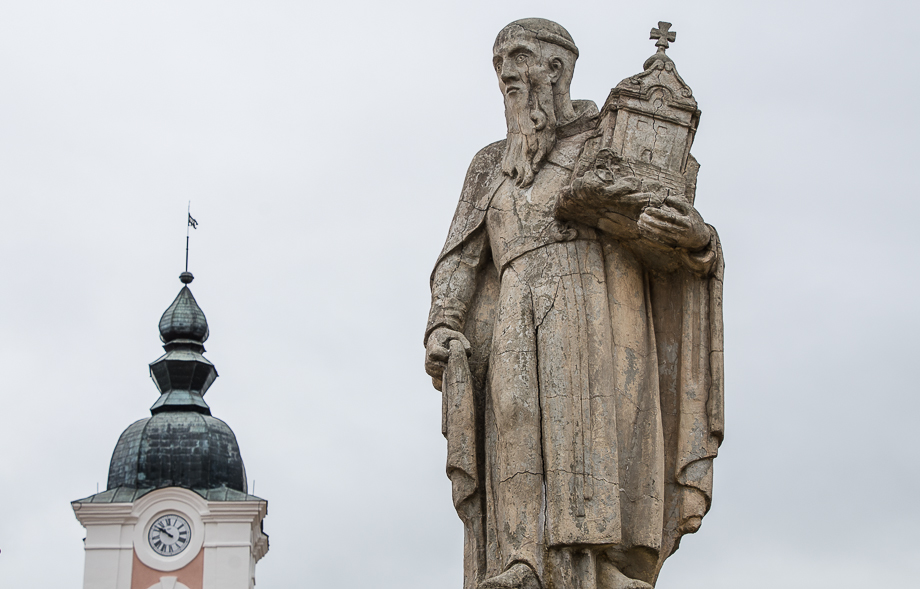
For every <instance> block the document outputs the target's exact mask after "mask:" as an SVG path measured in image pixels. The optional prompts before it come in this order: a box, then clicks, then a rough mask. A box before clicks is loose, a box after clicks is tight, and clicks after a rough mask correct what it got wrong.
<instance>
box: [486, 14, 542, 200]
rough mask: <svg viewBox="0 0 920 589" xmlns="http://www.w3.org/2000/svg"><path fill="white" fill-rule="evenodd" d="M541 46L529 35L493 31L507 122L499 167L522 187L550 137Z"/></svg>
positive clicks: (494, 60)
mask: <svg viewBox="0 0 920 589" xmlns="http://www.w3.org/2000/svg"><path fill="white" fill-rule="evenodd" d="M543 49H544V48H543V46H542V45H541V43H540V41H538V40H537V39H535V38H534V37H533V36H532V35H530V34H529V33H523V32H520V31H515V30H513V29H511V30H509V29H504V30H503V31H502V32H501V33H499V35H498V39H497V40H496V41H495V45H494V46H493V55H492V64H493V66H494V67H495V73H496V74H497V75H498V85H499V88H501V91H502V94H504V96H505V122H506V123H507V125H508V137H507V139H508V141H507V144H506V146H505V156H504V158H503V159H502V171H503V172H504V173H505V174H507V175H508V176H510V177H512V178H514V181H515V183H516V184H517V185H518V186H519V187H522V188H523V187H526V186H529V185H530V184H531V183H532V182H533V180H534V176H535V175H536V173H537V172H538V171H539V170H540V167H541V166H542V165H543V162H544V161H545V160H546V158H547V156H548V155H549V152H550V151H552V149H553V146H554V145H555V143H556V112H555V106H554V103H553V84H552V71H551V70H550V68H549V67H547V65H546V60H545V59H544V57H543V53H544V51H543Z"/></svg>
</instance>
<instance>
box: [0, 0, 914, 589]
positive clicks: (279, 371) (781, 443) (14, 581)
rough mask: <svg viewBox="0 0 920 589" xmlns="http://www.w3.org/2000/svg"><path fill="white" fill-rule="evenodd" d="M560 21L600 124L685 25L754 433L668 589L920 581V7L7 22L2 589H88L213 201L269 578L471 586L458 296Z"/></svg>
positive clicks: (35, 9)
mask: <svg viewBox="0 0 920 589" xmlns="http://www.w3.org/2000/svg"><path fill="white" fill-rule="evenodd" d="M691 4H692V5H693V7H692V8H691V7H690V5H691ZM530 16H541V17H545V18H550V19H553V20H556V21H558V22H559V23H561V24H562V25H563V26H565V27H566V28H567V29H568V30H569V32H570V33H571V34H572V36H573V37H574V39H575V42H576V43H577V45H578V47H579V48H580V50H581V58H580V59H579V61H578V65H577V67H576V71H575V78H574V82H573V84H572V94H573V98H581V99H592V100H594V101H596V102H598V104H599V105H600V104H602V103H603V100H604V99H605V98H606V96H607V93H608V92H609V89H610V88H611V87H613V86H614V85H616V84H617V83H618V82H619V81H620V80H621V79H623V78H625V77H627V76H630V75H633V74H636V73H639V72H640V71H641V67H642V62H643V61H644V60H645V58H646V57H648V56H649V55H651V54H652V53H653V52H654V49H655V48H654V42H653V41H650V40H648V32H649V29H650V28H651V27H653V26H655V25H656V23H657V22H658V21H659V20H669V21H670V22H672V23H673V25H674V26H673V29H674V30H676V31H677V42H676V43H674V44H673V46H672V48H671V49H670V50H669V52H668V54H669V55H670V56H671V57H672V58H673V59H674V61H675V63H676V65H677V67H678V70H679V71H680V73H681V75H682V76H683V78H684V79H685V80H686V81H687V83H688V84H689V85H690V86H691V87H692V88H693V90H694V95H695V96H696V98H697V100H698V102H699V105H700V108H701V109H702V111H703V115H702V119H701V123H700V127H699V132H698V135H697V139H696V143H695V144H694V148H693V152H694V154H695V156H696V158H697V159H698V160H699V161H700V163H701V165H702V169H701V171H700V175H699V185H698V193H697V202H696V204H697V207H698V209H699V210H700V212H701V213H702V215H703V217H704V218H705V219H706V220H707V221H708V222H710V223H712V224H714V225H715V226H716V227H717V228H718V230H719V233H720V235H721V239H722V243H723V246H724V250H725V257H726V264H727V268H726V274H725V276H726V280H725V350H726V353H725V366H726V390H725V395H726V438H725V443H724V444H723V446H722V449H721V451H720V457H719V458H718V460H717V461H716V463H715V493H714V495H715V496H714V503H713V509H712V511H711V512H710V514H709V515H708V516H707V517H706V519H705V521H704V523H703V527H702V529H701V530H700V532H699V533H698V534H696V535H694V536H688V537H686V538H685V539H684V541H683V543H682V544H681V548H680V550H679V551H678V552H677V553H676V554H675V555H674V556H672V557H671V559H670V560H669V561H668V563H667V564H666V565H665V567H664V571H663V573H662V575H661V578H660V581H659V584H658V587H659V588H660V589H671V588H675V589H677V588H680V589H702V588H706V589H737V588H738V587H744V588H746V589H761V588H763V589H766V588H770V589H772V588H774V587H777V586H782V587H790V588H799V587H802V588H805V587H808V588H809V589H824V588H828V589H831V588H833V589H865V587H868V586H872V587H877V586H897V587H908V586H915V584H916V582H917V578H918V577H920V559H918V558H917V553H918V551H920V542H918V539H917V528H918V525H920V516H918V510H917V507H916V499H917V492H918V487H920V466H918V465H920V461H918V457H917V454H916V452H915V450H914V446H916V444H917V436H918V433H920V427H918V423H917V415H918V412H920V401H918V393H920V391H918V388H920V387H918V385H917V366H918V362H917V356H918V353H920V343H918V336H917V331H918V329H920V311H918V308H917V304H916V302H917V292H918V288H920V279H918V263H917V255H918V252H920V233H918V231H917V230H916V226H917V222H918V218H920V199H918V197H920V194H918V189H917V180H916V177H917V170H918V167H920V164H918V162H920V147H918V144H920V143H918V130H920V125H918V122H920V109H918V108H917V96H918V93H920V66H918V58H920V52H918V50H917V42H918V37H920V19H918V17H920V10H918V4H917V3H916V2H885V1H872V2H858V3H857V2H849V1H839V2H804V1H801V0H799V1H792V2H786V1H777V0H771V1H755V2H632V3H626V2H612V1H607V2H576V1H569V2H562V1H557V2H544V1H535V0H531V1H527V2H524V1H502V2H495V1H494V0H493V1H485V0H475V1H466V2H457V3H446V2H430V1H428V2H421V1H419V2H406V1H390V2H369V1H368V2H349V1H346V0H339V1H335V2H303V1H293V0H292V1H289V2H282V1H261V2H238V1H228V0H222V1H220V2H217V1H213V2H204V1H191V2H190V1H182V2H178V1H159V2H143V3H142V2H124V1H121V0H119V1H115V0H113V1H110V2H103V1H98V0H83V1H80V2H64V1H59V2H50V1H44V0H30V1H28V2H25V1H19V2H17V1H14V0H8V1H6V2H2V3H0V80H2V83H0V203H2V208H0V268H2V274H3V276H4V279H3V280H2V282H0V334H2V338H0V383H2V384H0V387H2V388H0V401H2V405H0V550H2V553H0V586H2V587H5V588H6V587H9V588H12V587H80V586H81V583H82V575H83V558H84V556H83V549H82V548H83V546H82V542H81V539H82V538H83V537H84V535H85V534H84V530H83V528H82V527H81V526H80V524H79V523H78V522H77V521H76V519H75V518H74V515H73V512H72V510H71V507H70V501H72V500H75V499H79V498H82V497H86V496H87V495H91V494H93V493H94V492H95V491H96V485H97V484H99V486H100V487H99V488H100V489H104V488H105V483H106V476H107V471H108V463H109V458H110V456H111V452H112V450H113V448H114V446H115V443H116V441H117V440H118V436H119V434H120V433H121V432H122V430H124V429H125V428H126V427H127V426H128V425H129V424H131V423H132V422H134V421H135V420H137V419H140V418H143V417H145V416H148V415H149V411H148V409H149V407H150V405H152V404H153V402H154V401H155V400H156V397H157V391H156V388H155V386H154V384H153V383H152V382H151V381H150V378H149V376H148V369H147V364H148V363H150V362H151V361H153V360H155V359H156V358H157V357H159V355H160V354H161V353H162V349H161V348H160V342H159V340H158V333H157V322H158V320H159V318H160V315H161V313H162V312H163V311H164V310H165V309H166V307H167V306H168V305H169V304H170V302H171V301H172V300H173V298H174V297H175V295H176V293H177V292H178V290H179V288H180V287H181V284H180V283H179V281H178V274H179V273H180V272H181V271H182V269H183V257H184V253H185V252H184V248H185V231H186V228H185V214H186V206H187V204H188V201H189V200H191V210H192V215H193V216H195V217H196V218H197V220H198V221H199V223H200V226H199V228H198V230H197V231H194V232H193V234H192V238H191V256H190V267H189V269H190V270H191V271H192V272H193V273H194V274H195V276H196V280H195V282H194V283H193V284H192V285H191V287H192V290H193V292H194V294H195V296H196V298H197V300H198V302H199V304H200V305H201V307H202V309H203V310H204V312H205V313H206V315H207V317H208V320H209V323H210V327H211V338H210V340H209V341H208V344H207V350H208V351H207V354H206V356H207V357H208V358H209V359H210V360H211V361H212V362H213V363H214V364H215V365H216V367H217V370H218V372H219V373H220V378H219V379H218V380H217V382H216V383H215V384H214V386H213V387H212V388H211V389H210V391H209V392H208V395H207V397H206V400H207V401H208V403H209V404H210V406H211V408H212V411H213V413H214V415H215V416H217V417H219V418H221V419H223V420H224V421H226V422H227V423H228V424H229V425H230V426H231V427H232V428H233V430H234V431H235V432H236V435H237V438H238V440H239V443H240V446H241V449H242V454H243V458H244V460H245V462H246V467H247V471H248V474H249V477H250V480H251V481H252V480H253V479H254V481H255V482H254V483H252V482H251V484H250V490H252V487H253V486H254V487H255V493H256V494H257V495H259V496H261V497H264V498H265V499H267V500H268V502H269V514H268V517H267V518H266V520H265V531H266V532H267V533H268V534H269V535H270V537H271V550H270V552H269V553H268V555H267V556H266V557H265V558H264V559H263V560H262V561H261V562H260V563H259V565H258V568H257V580H258V586H259V587H260V588H262V589H286V588H293V587H316V588H320V587H322V588H352V587H354V588H358V587H375V588H376V589H430V588H432V587H437V588H444V589H449V588H454V589H459V588H460V587H461V581H462V571H461V561H462V554H461V545H462V525H461V523H460V521H459V519H457V516H456V514H455V513H454V512H453V508H452V506H451V500H450V484H449V481H448V479H447V478H446V476H445V475H444V461H445V442H444V440H443V438H442V437H441V433H440V407H441V400H440V393H438V392H437V391H435V390H434V389H432V388H431V385H430V379H429V378H428V377H427V376H426V375H425V373H424V370H423V367H422V359H423V348H422V335H423V330H424V325H425V320H426V317H427V313H428V306H429V291H428V276H429V273H430V271H431V267H432V265H433V263H434V261H435V257H436V255H437V253H438V252H439V250H440V248H441V246H442V244H443V240H444V238H445V236H446V233H447V228H448V224H449V222H450V218H451V215H452V214H453V210H454V208H455V206H456V203H457V197H458V195H459V191H460V188H461V184H462V181H463V176H464V174H465V171H466V167H467V165H468V164H469V161H470V159H471V158H472V156H473V155H474V154H475V153H476V151H477V150H478V149H480V148H481V147H483V146H484V145H486V144H488V143H490V142H492V141H494V140H496V139H500V138H502V137H503V136H504V118H503V109H502V100H501V95H500V94H499V91H498V87H497V83H496V81H495V79H494V74H493V72H492V69H491V65H490V59H491V47H492V42H493V40H494V38H495V34H496V33H497V32H498V31H499V30H500V29H501V28H502V27H503V26H504V25H505V24H507V23H508V22H510V21H512V20H515V19H518V18H524V17H530ZM52 563H53V564H52Z"/></svg>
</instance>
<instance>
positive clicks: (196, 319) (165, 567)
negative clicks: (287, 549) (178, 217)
mask: <svg viewBox="0 0 920 589" xmlns="http://www.w3.org/2000/svg"><path fill="white" fill-rule="evenodd" d="M180 280H181V281H182V282H183V284H184V286H183V287H182V290H180V291H179V295H178V296H177V297H176V300H174V301H173V303H172V305H170V306H169V308H168V309H167V310H166V312H165V313H163V316H162V318H161V319H160V338H161V339H162V341H163V344H164V346H163V347H164V348H165V350H166V353H165V354H164V355H163V356H162V357H160V358H159V359H157V360H156V361H154V362H153V363H152V364H151V365H150V376H151V377H152V378H153V381H154V382H155V383H156V386H157V388H158V389H159V391H160V396H159V399H157V401H156V403H154V404H153V406H152V407H151V408H150V412H151V413H152V416H151V417H146V418H144V419H141V420H140V421H137V422H135V423H133V424H132V425H130V426H129V427H128V429H126V430H125V431H124V433H122V434H121V437H120V438H119V440H118V444H117V445H116V446H115V451H114V452H113V453H112V460H111V464H110V465H109V478H108V487H107V489H106V490H105V491H104V492H102V493H97V494H95V495H92V496H90V497H87V498H85V499H80V500H78V501H74V502H73V503H72V506H73V510H74V513H75V514H76V516H77V519H78V520H79V521H80V523H81V524H82V525H83V526H84V527H85V528H86V539H85V540H84V548H85V551H86V564H85V570H84V575H83V587H84V589H251V588H252V587H253V586H254V585H255V567H256V563H257V562H258V561H259V559H261V558H262V557H263V556H264V555H265V553H266V552H267V551H268V537H267V536H266V535H265V534H264V533H263V532H262V519H263V518H264V517H265V514H266V511H267V508H268V503H267V502H266V501H265V500H263V499H260V498H258V497H256V496H254V495H250V494H249V493H248V489H247V484H246V470H245V468H244V467H243V460H242V458H241V457H240V449H239V446H238V445H237V442H236V437H235V436H234V435H233V431H232V430H231V429H230V428H229V427H228V426H227V424H226V423H224V422H223V421H221V420H219V419H217V418H215V417H212V416H211V409H210V408H209V407H208V404H207V403H205V401H204V399H203V397H204V394H205V392H207V390H208V388H209V387H210V386H211V384H212V383H213V382H214V379H215V378H217V371H216V370H215V368H214V365H213V364H211V363H210V362H209V361H208V360H207V359H205V358H204V356H202V354H203V353H204V351H205V349H204V342H205V341H206V340H207V339H208V322H207V319H205V316H204V313H203V312H202V311H201V308H200V307H199V306H198V303H197V302H196V301H195V297H194V296H192V291H191V290H189V287H188V285H189V284H190V283H191V282H192V280H193V276H192V275H191V274H190V273H189V272H183V273H182V274H181V275H180Z"/></svg>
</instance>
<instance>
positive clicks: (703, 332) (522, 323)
mask: <svg viewBox="0 0 920 589" xmlns="http://www.w3.org/2000/svg"><path fill="white" fill-rule="evenodd" d="M576 106H577V108H578V111H579V112H580V116H579V118H578V119H576V121H574V122H573V123H570V124H569V125H567V126H565V127H563V128H560V129H559V132H558V140H557V144H556V147H555V148H554V150H553V152H552V153H551V154H550V156H549V159H548V162H547V163H546V164H545V165H544V166H543V168H542V169H541V170H540V172H539V173H538V174H537V175H536V178H535V181H534V183H533V185H532V186H531V187H530V188H528V189H526V190H522V189H519V188H517V187H515V186H514V184H513V182H512V181H511V180H510V179H508V178H507V177H505V176H503V175H502V173H501V170H500V162H501V157H502V154H503V152H504V142H498V143H495V144H492V145H490V146H488V147H486V148H485V149H483V150H482V151H480V152H479V153H478V154H477V155H476V157H475V158H474V159H473V162H472V164H471V165H470V169H469V172H468V173H467V178H466V182H465V184H464V188H463V192H462V194H461V197H460V203H459V205H458V208H457V212H456V214H455V216H454V220H453V222H452V224H451V228H450V232H449V234H448V238H447V243H446V244H445V246H444V249H443V251H442V253H441V255H440V256H439V258H438V261H437V263H436V265H435V269H434V271H433V273H432V307H431V312H430V315H429V321H428V326H427V329H426V342H427V337H428V335H429V334H430V333H431V332H432V331H433V330H434V329H436V328H437V327H440V326H444V327H448V328H450V329H454V330H457V331H462V332H463V333H464V334H465V335H466V336H467V337H468V338H469V339H470V341H471V343H472V345H473V354H472V356H471V357H470V359H469V369H470V379H469V380H470V382H468V383H464V386H466V387H467V389H469V391H470V401H469V403H468V407H469V412H470V415H469V416H467V418H465V419H460V420H459V421H458V420H456V419H454V420H453V423H451V421H450V420H448V419H447V416H446V414H445V435H446V436H447V438H448V451H449V459H448V474H449V476H451V478H452V480H453V481H454V503H455V506H456V507H457V510H458V514H459V515H460V517H461V519H463V520H464V522H465V524H466V538H465V583H464V586H465V589H472V588H473V587H475V586H476V584H477V583H478V582H480V581H482V580H483V579H485V578H488V577H492V576H495V575H497V574H500V573H501V572H503V571H504V570H506V569H507V568H508V567H509V566H510V565H512V564H514V563H515V562H525V563H527V564H529V565H530V566H531V567H532V568H533V569H534V570H535V571H536V572H537V574H538V576H540V577H541V580H542V582H543V585H544V587H548V588H550V589H555V588H556V587H558V589H561V586H562V585H566V584H569V581H566V580H565V579H566V578H567V577H566V574H567V573H565V572H564V571H561V570H560V569H561V568H563V567H562V566H561V565H559V564H558V563H559V562H561V560H560V557H559V553H561V552H564V551H565V550H567V549H572V548H573V547H580V548H584V547H594V548H596V551H595V552H593V553H592V554H595V555H596V554H599V553H600V552H603V553H604V554H605V558H608V559H609V560H610V561H612V562H614V563H615V564H616V566H617V567H618V568H619V569H620V570H622V571H623V572H624V573H625V574H627V575H628V576H630V577H632V578H637V579H641V580H644V581H646V582H649V583H652V584H654V582H655V580H656V578H657V575H658V571H659V570H660V567H661V564H662V563H663V562H664V560H665V559H666V558H667V557H668V556H669V555H670V554H671V553H672V552H673V551H674V550H676V548H677V545H678V543H679V540H680V537H681V535H683V534H684V533H688V532H694V531H696V529H697V528H698V526H699V522H700V519H701V518H702V516H703V515H704V514H705V513H706V511H708V509H709V505H710V502H711V492H712V459H713V458H714V457H715V456H716V453H717V449H718V446H719V444H720V442H721V439H722V431H723V427H722V420H723V414H722V357H721V354H722V345H721V344H722V330H721V278H722V267H723V266H722V256H721V251H720V247H719V242H718V237H717V235H716V234H715V232H714V230H713V231H712V234H713V238H712V241H711V243H710V245H709V246H708V247H707V248H706V249H705V250H703V251H702V252H695V253H692V254H687V253H686V252H680V251H677V250H672V251H668V250H667V248H661V247H660V246H653V247H646V246H648V245H649V244H643V243H639V242H637V241H635V240H634V241H630V242H627V241H624V240H621V239H617V238H615V237H613V236H611V235H609V234H607V233H605V232H604V231H602V230H600V229H598V228H596V227H592V226H589V225H587V224H582V223H578V222H572V221H569V222H560V221H557V220H556V219H554V216H553V213H554V210H555V205H556V199H557V198H558V194H559V192H560V191H561V190H562V189H563V188H564V187H565V186H566V185H567V184H568V183H569V182H570V180H571V174H572V169H573V167H574V165H575V162H576V160H577V158H578V155H579V152H580V150H581V148H582V146H583V144H584V142H585V140H586V139H587V138H588V137H589V136H590V135H591V132H592V131H593V128H594V124H595V122H596V119H595V116H596V112H597V111H596V107H594V105H593V103H576ZM693 184H694V186H695V178H694V182H693ZM688 196H689V197H690V198H691V199H692V197H693V195H688ZM691 202H692V200H691ZM601 226H602V225H601ZM640 241H641V240H640ZM649 252H651V253H649ZM452 363H454V361H453V358H452ZM455 374H457V372H456V370H453V369H452V367H451V365H450V364H449V366H448V371H447V372H446V373H445V377H444V379H445V380H444V391H445V392H448V387H449V386H454V385H456V384H457V383H456V382H455V381H456V380H457V378H458V377H456V376H455ZM440 385H441V383H436V386H438V387H439V388H441V386H440ZM449 403H450V401H449V400H448V399H445V407H446V408H447V406H448V405H449ZM446 411H447V409H446ZM563 560H564V559H563ZM592 574H593V573H592ZM578 585H579V586H582V587H586V588H588V589H590V588H591V587H592V586H593V587H597V586H600V585H602V583H595V582H594V581H593V580H592V581H591V582H584V580H582V581H580V582H579V583H578Z"/></svg>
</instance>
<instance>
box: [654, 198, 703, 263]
mask: <svg viewBox="0 0 920 589" xmlns="http://www.w3.org/2000/svg"><path fill="white" fill-rule="evenodd" d="M637 226H638V227H639V231H640V233H641V234H642V235H643V236H644V237H646V238H648V239H651V240H653V241H657V242H659V243H663V244H664V245H668V246H671V247H680V248H684V249H686V250H689V251H696V250H700V249H702V248H704V247H706V246H707V245H708V244H709V240H710V238H711V235H710V233H709V227H707V226H706V223H704V222H703V217H701V216H700V214H699V212H697V210H696V209H695V208H693V205H691V204H690V203H688V202H687V201H686V200H684V199H683V198H680V197H677V198H675V197H670V198H668V199H667V200H666V201H665V202H664V204H662V205H661V206H660V207H648V208H646V209H645V210H643V211H642V214H641V215H640V216H639V222H638V223H637Z"/></svg>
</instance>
